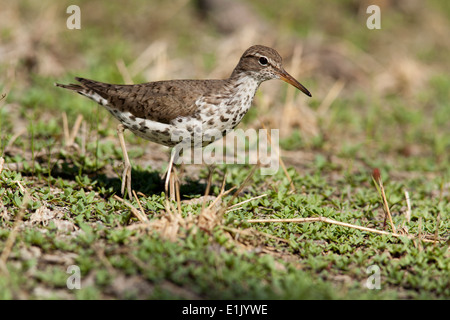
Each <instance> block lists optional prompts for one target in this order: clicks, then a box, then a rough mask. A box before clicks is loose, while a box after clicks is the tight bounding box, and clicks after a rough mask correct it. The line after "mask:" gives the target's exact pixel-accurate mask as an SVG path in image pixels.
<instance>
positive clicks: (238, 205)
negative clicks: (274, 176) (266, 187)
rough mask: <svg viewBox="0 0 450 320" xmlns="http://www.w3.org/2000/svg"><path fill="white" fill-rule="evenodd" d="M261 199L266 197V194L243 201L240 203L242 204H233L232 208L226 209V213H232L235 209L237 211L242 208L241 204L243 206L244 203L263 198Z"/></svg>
mask: <svg viewBox="0 0 450 320" xmlns="http://www.w3.org/2000/svg"><path fill="white" fill-rule="evenodd" d="M263 197H267V194H266V193H264V194H262V195H259V196H256V197H253V198H250V199H247V200H244V201H242V202H239V203H236V204H233V205H232V206H230V207H228V209H227V212H230V211H233V210H237V209H239V208H240V206H242V205H243V204H245V203H247V202H250V201H253V200H256V199H259V198H263Z"/></svg>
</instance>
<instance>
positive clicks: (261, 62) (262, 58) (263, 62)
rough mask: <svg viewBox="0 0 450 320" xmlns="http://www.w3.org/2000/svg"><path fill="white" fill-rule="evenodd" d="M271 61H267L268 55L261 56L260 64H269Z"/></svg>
mask: <svg viewBox="0 0 450 320" xmlns="http://www.w3.org/2000/svg"><path fill="white" fill-rule="evenodd" d="M268 63H269V61H267V58H266V57H261V58H259V64H260V65H262V66H267V64H268Z"/></svg>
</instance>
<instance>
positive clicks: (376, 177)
mask: <svg viewBox="0 0 450 320" xmlns="http://www.w3.org/2000/svg"><path fill="white" fill-rule="evenodd" d="M372 178H373V181H374V182H375V186H376V187H377V189H378V191H379V193H380V194H381V199H382V201H383V205H384V209H385V211H386V215H387V217H388V218H389V223H390V224H391V228H392V232H393V233H397V230H396V229H395V225H394V222H393V221H392V216H391V212H390V210H389V205H388V202H387V199H386V194H385V192H384V187H383V181H382V180H381V174H380V170H378V169H377V168H375V169H374V170H373V173H372Z"/></svg>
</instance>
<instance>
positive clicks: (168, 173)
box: [164, 148, 176, 200]
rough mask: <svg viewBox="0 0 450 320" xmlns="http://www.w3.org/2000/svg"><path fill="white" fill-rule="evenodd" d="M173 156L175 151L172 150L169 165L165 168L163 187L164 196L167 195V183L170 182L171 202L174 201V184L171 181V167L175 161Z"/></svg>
mask: <svg viewBox="0 0 450 320" xmlns="http://www.w3.org/2000/svg"><path fill="white" fill-rule="evenodd" d="M175 154H176V149H175V148H173V149H172V151H171V152H170V160H169V165H168V166H167V172H166V183H165V185H164V190H165V192H166V196H167V195H168V194H169V193H168V191H169V182H170V198H171V199H172V200H174V199H175V183H174V180H173V176H172V175H171V173H172V167H173V161H174V159H175Z"/></svg>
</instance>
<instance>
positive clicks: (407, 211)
mask: <svg viewBox="0 0 450 320" xmlns="http://www.w3.org/2000/svg"><path fill="white" fill-rule="evenodd" d="M405 199H406V208H407V209H406V212H405V216H406V221H407V222H408V223H409V222H410V221H411V200H410V198H409V192H408V191H406V190H405Z"/></svg>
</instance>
